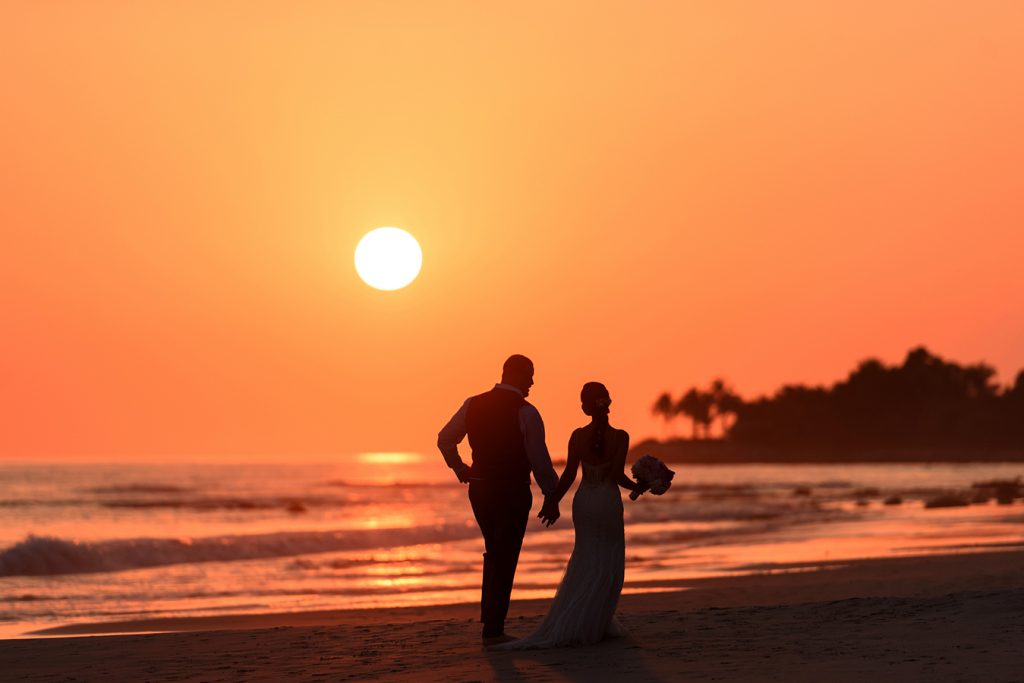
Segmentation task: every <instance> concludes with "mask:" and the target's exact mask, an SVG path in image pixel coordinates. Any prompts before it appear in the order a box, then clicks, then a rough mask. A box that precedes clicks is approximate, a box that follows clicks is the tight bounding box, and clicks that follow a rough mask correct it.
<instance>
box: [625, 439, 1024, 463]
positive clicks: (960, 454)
mask: <svg viewBox="0 0 1024 683" xmlns="http://www.w3.org/2000/svg"><path fill="white" fill-rule="evenodd" d="M646 454H650V455H653V456H654V457H656V458H659V459H661V460H663V461H665V462H677V463H691V464H701V465H714V464H730V465H737V464H748V463H749V464H801V465H807V464H817V465H826V464H853V463H872V464H885V463H923V462H934V463H972V462H975V463H976V462H1024V449H984V448H962V447H957V448H952V447H951V448H906V447H900V448H877V449H863V448H843V447H841V446H835V447H832V446H830V447H828V448H825V447H822V448H814V449H809V448H804V449H801V448H775V447H771V446H759V445H756V444H747V443H739V442H735V441H729V440H723V439H666V440H664V441H659V440H657V439H645V440H643V441H640V442H638V443H636V444H634V445H633V447H632V448H630V449H629V461H630V462H632V461H634V460H636V459H637V458H639V457H640V456H642V455H646Z"/></svg>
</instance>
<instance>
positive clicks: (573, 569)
mask: <svg viewBox="0 0 1024 683" xmlns="http://www.w3.org/2000/svg"><path fill="white" fill-rule="evenodd" d="M611 464H612V463H610V462H606V463H602V464H597V465H593V464H588V463H587V462H586V461H582V462H581V465H582V468H583V481H582V482H581V483H580V486H579V489H577V491H576V495H575V497H574V498H573V499H572V521H573V525H574V526H575V528H576V544H575V546H574V547H573V549H572V555H571V556H570V557H569V564H568V565H567V566H566V568H565V574H564V575H563V576H562V581H561V583H560V584H559V585H558V591H557V592H556V593H555V599H554V601H553V602H552V603H551V609H549V610H548V613H547V616H545V617H544V621H542V622H541V624H540V626H538V627H537V630H536V631H534V632H533V634H532V635H530V636H528V637H526V638H523V639H522V640H515V641H512V642H509V643H504V644H502V645H500V646H498V647H497V648H496V649H502V650H527V649H536V648H548V647H564V646H568V645H589V644H592V643H596V642H598V641H600V640H603V639H604V638H612V637H619V636H622V635H624V632H623V630H622V627H621V626H620V625H619V623H618V621H617V620H616V619H615V608H616V606H617V605H618V603H619V594H620V593H621V592H622V581H623V578H624V574H625V569H626V540H625V535H624V531H623V525H622V498H621V497H620V494H619V487H618V484H617V483H616V482H615V479H614V478H613V477H611V476H609V475H611V474H612V473H611V471H610V469H609V468H610V466H611Z"/></svg>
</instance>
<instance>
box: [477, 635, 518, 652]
mask: <svg viewBox="0 0 1024 683" xmlns="http://www.w3.org/2000/svg"><path fill="white" fill-rule="evenodd" d="M511 640H515V638H514V637H512V636H510V635H508V634H507V633H502V634H501V635H497V636H484V639H483V642H484V647H485V648H487V647H491V646H492V645H500V644H502V643H507V642H509V641H511Z"/></svg>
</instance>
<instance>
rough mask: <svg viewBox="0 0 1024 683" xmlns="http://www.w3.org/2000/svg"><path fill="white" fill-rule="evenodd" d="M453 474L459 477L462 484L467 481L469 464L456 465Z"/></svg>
mask: <svg viewBox="0 0 1024 683" xmlns="http://www.w3.org/2000/svg"><path fill="white" fill-rule="evenodd" d="M454 470H455V476H456V477H458V478H459V481H460V482H462V483H463V484H468V483H469V465H467V464H466V463H462V464H461V465H459V466H458V467H455V468H454Z"/></svg>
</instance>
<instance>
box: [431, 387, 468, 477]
mask: <svg viewBox="0 0 1024 683" xmlns="http://www.w3.org/2000/svg"><path fill="white" fill-rule="evenodd" d="M468 410H469V399H466V401H465V402H464V403H463V404H462V406H461V407H460V408H459V409H458V410H457V411H456V412H455V414H454V415H452V418H451V419H450V420H448V424H446V425H445V426H444V427H442V428H441V431H440V432H438V434H437V449H438V450H439V451H441V455H443V456H444V461H445V463H446V464H447V465H448V467H450V468H452V470H453V471H454V472H455V476H457V477H458V478H459V481H461V482H462V483H463V484H465V483H466V482H467V481H469V465H467V464H466V463H464V462H463V461H462V457H461V456H460V455H459V444H460V443H461V442H462V440H463V439H464V438H466V412H467V411H468Z"/></svg>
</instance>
